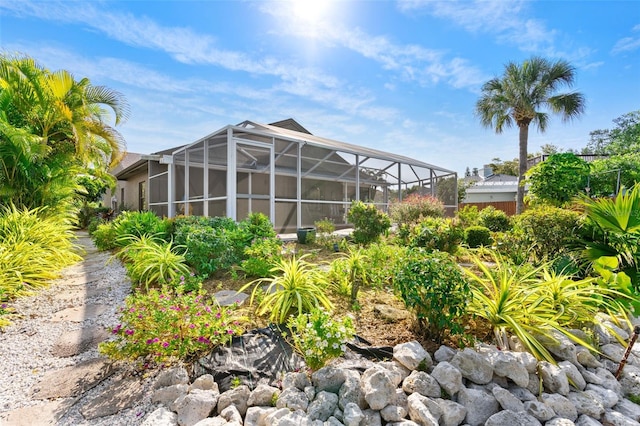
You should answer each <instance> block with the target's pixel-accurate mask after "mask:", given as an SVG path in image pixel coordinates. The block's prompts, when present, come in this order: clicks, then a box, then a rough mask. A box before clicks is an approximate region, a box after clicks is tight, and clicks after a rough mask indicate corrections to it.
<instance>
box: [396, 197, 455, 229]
mask: <svg viewBox="0 0 640 426" xmlns="http://www.w3.org/2000/svg"><path fill="white" fill-rule="evenodd" d="M389 216H390V217H391V219H392V220H393V221H394V222H395V223H397V224H401V223H409V224H411V223H417V222H419V221H420V220H421V219H424V218H427V217H443V216H444V204H443V203H442V201H440V200H438V199H437V198H435V197H432V196H430V195H420V194H411V195H408V196H407V197H405V198H404V199H403V200H402V201H400V202H394V203H392V204H390V205H389Z"/></svg>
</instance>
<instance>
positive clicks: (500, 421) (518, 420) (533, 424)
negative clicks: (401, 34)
mask: <svg viewBox="0 0 640 426" xmlns="http://www.w3.org/2000/svg"><path fill="white" fill-rule="evenodd" d="M504 425H509V426H541V423H540V422H539V421H538V420H537V419H536V418H535V417H533V416H531V415H530V414H527V413H525V412H524V411H521V412H518V413H516V412H514V411H508V410H505V411H500V412H499V413H496V414H493V415H492V416H491V417H489V418H488V419H487V422H486V423H485V426H504Z"/></svg>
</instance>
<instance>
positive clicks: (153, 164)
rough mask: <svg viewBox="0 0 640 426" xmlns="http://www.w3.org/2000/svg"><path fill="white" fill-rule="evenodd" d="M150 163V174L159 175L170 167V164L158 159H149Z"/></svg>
mask: <svg viewBox="0 0 640 426" xmlns="http://www.w3.org/2000/svg"><path fill="white" fill-rule="evenodd" d="M148 163H149V175H150V176H154V175H158V174H160V173H166V172H167V170H168V169H169V165H168V164H160V162H157V161H149V162H148Z"/></svg>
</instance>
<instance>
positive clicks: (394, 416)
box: [380, 405, 408, 422]
mask: <svg viewBox="0 0 640 426" xmlns="http://www.w3.org/2000/svg"><path fill="white" fill-rule="evenodd" d="M407 414H408V412H407V410H405V409H404V408H403V407H400V406H398V405H387V406H386V407H384V408H383V409H382V410H380V416H381V417H382V418H383V419H384V420H385V421H386V422H400V421H402V420H403V419H404V418H405V417H406V416H407Z"/></svg>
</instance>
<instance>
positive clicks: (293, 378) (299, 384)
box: [282, 371, 311, 390]
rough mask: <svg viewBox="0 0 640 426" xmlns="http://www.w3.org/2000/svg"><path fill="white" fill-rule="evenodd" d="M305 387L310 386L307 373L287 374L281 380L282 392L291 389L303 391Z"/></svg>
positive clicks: (295, 372)
mask: <svg viewBox="0 0 640 426" xmlns="http://www.w3.org/2000/svg"><path fill="white" fill-rule="evenodd" d="M307 386H311V380H309V376H307V373H304V372H301V371H294V372H289V373H287V374H285V375H284V377H283V378H282V390H285V389H289V388H291V387H294V388H297V389H299V390H304V388H306V387H307Z"/></svg>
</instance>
